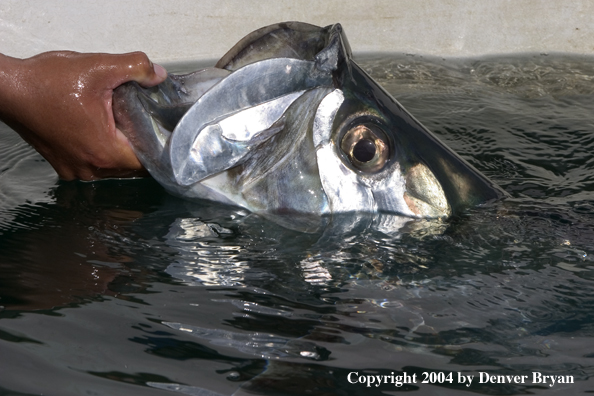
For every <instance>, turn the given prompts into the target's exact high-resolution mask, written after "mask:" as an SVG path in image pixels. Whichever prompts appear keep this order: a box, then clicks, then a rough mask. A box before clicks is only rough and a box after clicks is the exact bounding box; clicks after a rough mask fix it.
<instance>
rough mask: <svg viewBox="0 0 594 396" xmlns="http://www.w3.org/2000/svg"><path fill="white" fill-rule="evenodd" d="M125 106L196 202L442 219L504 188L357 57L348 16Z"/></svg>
mask: <svg viewBox="0 0 594 396" xmlns="http://www.w3.org/2000/svg"><path fill="white" fill-rule="evenodd" d="M200 73H203V74H202V77H200V75H201V74H200ZM198 85H200V87H198ZM114 110H115V115H116V121H117V122H119V124H121V125H122V127H121V129H122V130H123V131H124V133H125V134H127V135H128V136H129V137H130V135H131V136H132V138H131V141H132V144H133V146H134V147H135V149H136V151H137V154H139V158H140V159H141V162H143V164H145V162H146V163H148V164H149V166H150V168H149V166H147V165H146V164H145V166H146V167H147V169H148V170H149V172H151V174H153V176H155V178H156V179H157V180H158V181H159V182H161V184H163V185H164V186H165V187H166V188H167V189H168V190H170V191H171V192H173V193H176V194H178V195H182V196H184V197H187V198H206V199H212V200H217V201H222V202H226V203H232V204H235V205H240V206H243V207H246V208H248V209H250V210H251V211H253V212H258V213H274V214H299V215H303V216H313V217H319V216H320V215H322V216H323V215H327V214H333V213H345V212H360V213H394V214H399V215H405V216H409V217H423V218H425V217H429V218H436V217H447V216H449V215H451V214H452V213H454V212H456V211H458V210H460V209H462V208H464V207H467V206H470V205H476V204H479V203H484V202H486V201H489V200H494V199H498V198H500V197H502V196H504V193H503V192H502V190H501V189H499V188H498V187H497V186H496V185H495V184H493V183H492V182H490V181H489V180H488V179H487V178H486V177H485V176H483V175H482V174H481V173H480V172H478V171H477V170H476V169H474V168H473V167H472V166H471V165H469V164H468V163H467V162H466V161H464V160H463V159H462V158H460V157H459V156H458V155H456V154H455V153H454V152H453V151H451V150H450V149H449V148H447V147H446V146H445V145H444V144H443V143H441V142H440V141H439V140H438V139H437V138H436V137H435V136H434V135H432V134H431V132H429V131H428V130H427V129H426V128H425V127H423V126H422V125H421V124H420V123H419V122H418V121H417V120H416V119H414V117H412V116H411V115H410V114H409V113H408V112H407V111H406V110H405V109H404V108H403V107H402V106H401V105H400V104H399V103H398V102H397V101H396V100H395V99H394V98H392V97H391V96H390V95H389V94H388V93H387V92H386V91H385V90H384V89H383V88H382V87H381V86H380V85H379V84H377V83H376V82H375V81H374V80H373V79H372V78H371V77H370V76H369V75H368V74H367V73H366V72H365V71H364V70H363V69H362V68H361V67H359V65H357V63H356V62H355V61H354V60H353V57H352V54H351V50H350V46H349V43H348V41H347V39H346V36H345V34H344V31H343V29H342V27H341V26H340V24H336V25H332V26H328V27H325V28H320V27H317V26H313V25H308V24H303V23H297V22H289V23H282V24H276V25H271V26H268V27H265V28H262V29H260V30H258V31H255V32H253V33H251V34H250V35H248V36H246V37H245V38H244V39H242V40H241V41H240V42H239V43H238V44H237V45H236V46H235V47H233V48H232V49H231V50H230V51H229V52H228V53H227V54H226V55H225V56H223V58H221V60H220V61H219V62H218V63H217V65H216V67H215V68H211V69H206V71H201V72H197V73H195V74H194V76H193V77H192V78H189V77H186V76H170V77H169V78H168V79H167V80H166V82H165V83H164V84H161V85H160V86H158V87H157V88H152V89H148V90H147V89H144V88H141V87H140V86H138V85H134V84H129V85H127V86H123V87H121V88H118V89H117V90H116V93H115V96H114ZM146 142H152V144H151V145H148V144H147V143H146ZM143 145H144V147H143Z"/></svg>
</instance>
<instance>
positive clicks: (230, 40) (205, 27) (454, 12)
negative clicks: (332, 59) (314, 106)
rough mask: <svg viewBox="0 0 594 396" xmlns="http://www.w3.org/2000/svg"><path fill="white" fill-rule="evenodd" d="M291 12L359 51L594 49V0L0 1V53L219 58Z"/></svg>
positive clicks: (451, 52) (448, 53)
mask: <svg viewBox="0 0 594 396" xmlns="http://www.w3.org/2000/svg"><path fill="white" fill-rule="evenodd" d="M287 20H298V21H303V22H309V23H313V24H316V25H328V24H332V23H335V22H340V23H342V25H343V27H344V28H345V30H346V33H347V36H348V38H349V41H350V43H351V47H352V48H353V50H354V51H355V52H367V51H391V52H407V53H416V54H433V55H441V56H448V57H451V56H469V55H482V54H497V53H511V52H573V53H583V54H592V53H594V1H588V0H572V1H563V2H562V1H553V0H441V1H439V0H367V1H363V0H253V1H246V0H217V1H210V0H177V1H164V0H144V1H140V0H138V1H135V0H102V1H84V0H82V1H81V0H51V1H49V0H0V52H2V53H5V54H7V55H11V56H17V57H27V56H31V55H33V54H36V53H39V52H43V51H47V50H54V49H70V50H76V51H97V52H127V51H134V50H142V51H145V52H146V53H148V54H149V56H150V57H151V58H152V59H153V60H155V61H161V62H162V61H175V60H187V59H215V58H218V57H220V56H221V55H222V54H224V53H225V52H226V51H227V50H228V49H229V48H230V47H231V46H232V45H233V44H235V42H237V41H238V40H239V39H240V38H241V37H243V36H244V35H246V34H247V33H249V32H250V31H252V30H254V29H257V28H259V27H262V26H265V25H268V24H271V23H275V22H281V21H287Z"/></svg>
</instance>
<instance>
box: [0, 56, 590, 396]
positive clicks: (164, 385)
mask: <svg viewBox="0 0 594 396" xmlns="http://www.w3.org/2000/svg"><path fill="white" fill-rule="evenodd" d="M359 62H360V64H361V65H362V66H363V67H364V69H365V70H367V71H368V72H369V73H370V74H371V75H372V76H373V77H374V78H375V79H376V80H377V81H378V82H380V83H381V84H382V85H383V86H384V87H385V88H386V89H387V90H388V91H389V92H390V93H392V95H394V96H395V97H396V98H397V99H398V100H399V101H400V102H401V103H402V104H403V105H404V106H405V107H406V108H407V109H408V110H409V111H410V112H411V113H412V114H413V115H414V116H415V117H416V118H417V119H418V120H420V121H421V122H422V123H423V124H424V125H425V126H427V127H428V128H429V129H430V130H432V131H433V132H434V133H435V134H436V135H437V136H438V137H439V138H440V139H442V140H443V141H444V142H445V143H446V144H448V145H449V146H450V147H451V148H452V149H454V151H456V152H457V153H459V154H460V155H461V156H462V157H463V158H465V159H466V160H467V161H468V162H470V163H471V164H472V165H474V166H475V167H476V168H477V169H479V170H480V171H482V172H483V173H485V174H486V175H487V176H488V177H490V178H491V179H492V180H494V181H495V182H497V183H498V184H499V185H500V186H502V187H503V188H504V189H505V190H506V191H507V192H508V193H509V194H510V196H511V197H510V198H509V199H507V200H505V201H503V202H499V203H497V204H494V205H490V206H487V207H479V208H473V209H469V210H468V211H467V212H466V213H463V214H461V215H460V216H457V217H455V218H452V219H449V220H447V221H409V220H408V219H401V218H400V219H399V218H388V219H382V221H383V223H382V224H384V225H386V224H388V225H390V226H391V227H378V226H377V221H376V222H375V223H373V222H372V221H368V222H366V221H365V219H364V218H359V219H356V220H357V222H356V224H357V226H355V227H348V226H344V224H352V223H353V219H352V218H345V219H341V220H339V221H336V223H335V224H334V225H333V227H330V228H329V229H327V230H326V231H324V232H319V233H316V234H305V233H299V232H296V231H291V230H289V229H287V228H284V227H282V226H281V225H279V224H277V223H275V222H273V221H269V220H266V219H262V218H260V217H258V216H254V215H251V214H249V213H248V212H246V211H245V210H242V209H238V208H235V207H229V206H223V205H218V204H215V203H209V202H198V203H190V202H185V201H183V200H180V199H177V198H174V197H172V196H170V195H168V194H166V193H165V192H164V190H163V189H162V188H161V187H160V186H159V185H158V184H157V183H155V182H154V181H152V180H150V179H143V180H109V181H102V182H97V183H81V182H59V181H58V179H57V177H56V176H55V173H54V172H53V170H52V169H51V167H49V165H48V164H47V163H46V162H45V161H44V160H43V159H42V158H41V157H40V156H39V155H37V154H36V153H35V152H34V151H33V150H32V149H31V148H29V147H28V146H27V145H26V144H25V143H23V142H22V141H21V140H20V139H19V138H18V136H17V135H16V134H15V133H13V132H11V131H10V130H9V129H8V128H7V127H5V126H4V125H0V196H1V199H0V249H1V250H0V252H1V255H0V306H2V308H0V356H1V358H0V364H1V366H0V395H37V394H47V395H64V396H66V395H175V394H189V395H203V396H215V395H217V394H220V395H231V394H233V393H234V392H236V394H237V395H242V394H262V395H306V394H307V395H390V394H394V392H396V391H411V392H415V393H418V394H446V395H454V394H459V391H460V390H464V391H465V392H467V394H499V395H514V394H540V393H543V394H556V393H569V394H572V393H573V394H577V393H580V392H585V391H590V392H592V391H594V382H593V381H592V380H591V379H590V377H591V376H592V374H594V360H593V357H594V313H593V312H594V266H593V264H594V263H593V259H592V258H593V257H594V256H593V255H594V251H593V250H594V248H593V244H592V242H593V241H594V155H592V153H593V152H594V116H593V111H592V109H593V103H594V84H593V79H594V59H591V58H586V57H568V56H561V55H548V56H547V55H540V54H539V55H524V56H521V57H511V56H510V57H494V58H486V59H463V60H444V59H437V58H427V57H420V56H407V55H385V54H384V55H367V56H363V57H359ZM191 67H192V65H181V66H179V65H178V66H174V67H173V68H174V69H175V68H177V70H182V69H185V68H191ZM376 220H377V219H376ZM374 221H375V220H374ZM395 225H397V226H395ZM354 371H356V372H358V373H359V374H361V375H368V374H374V375H388V376H390V375H398V374H401V373H402V372H406V373H408V374H410V375H412V374H416V375H417V383H415V384H408V385H404V386H402V387H399V388H397V387H395V386H394V385H392V384H383V385H382V386H380V387H370V388H367V387H365V386H364V385H361V384H350V383H349V382H348V380H347V378H348V375H349V373H351V372H354ZM481 371H482V372H488V373H489V374H491V375H528V376H529V377H530V380H529V381H527V382H526V383H524V384H477V383H476V382H477V381H478V379H477V380H475V382H474V383H473V384H472V385H471V386H470V387H465V385H463V384H458V383H457V381H453V383H448V382H444V383H441V384H439V383H433V384H422V383H420V380H421V379H422V378H423V377H422V375H423V374H422V373H424V372H427V373H429V372H434V373H435V377H434V378H435V379H437V378H438V376H437V374H439V373H444V375H445V374H448V373H450V372H452V373H454V378H455V376H456V375H457V374H458V373H461V374H463V375H477V374H478V372H481ZM534 372H539V373H542V374H543V375H563V376H572V377H573V378H574V381H575V383H574V384H572V385H564V384H556V385H555V386H553V387H550V386H548V384H533V383H532V381H531V380H532V375H533V374H532V373H534ZM433 382H437V381H433Z"/></svg>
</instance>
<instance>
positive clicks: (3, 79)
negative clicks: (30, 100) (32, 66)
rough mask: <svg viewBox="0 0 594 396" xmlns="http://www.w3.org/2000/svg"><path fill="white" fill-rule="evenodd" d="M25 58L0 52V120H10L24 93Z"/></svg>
mask: <svg viewBox="0 0 594 396" xmlns="http://www.w3.org/2000/svg"><path fill="white" fill-rule="evenodd" d="M24 71H25V70H24V67H23V60H22V59H18V58H13V57H10V56H6V55H3V54H0V120H2V121H5V122H9V121H10V119H11V118H13V117H14V114H13V113H14V109H15V107H16V106H17V102H19V101H20V100H19V97H20V96H22V94H23V92H22V91H23V79H22V78H23V77H24V76H23V74H24Z"/></svg>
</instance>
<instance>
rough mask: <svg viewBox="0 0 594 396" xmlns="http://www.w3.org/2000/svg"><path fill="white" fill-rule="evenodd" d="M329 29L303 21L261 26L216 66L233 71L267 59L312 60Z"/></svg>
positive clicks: (324, 40) (321, 45) (326, 42)
mask: <svg viewBox="0 0 594 396" xmlns="http://www.w3.org/2000/svg"><path fill="white" fill-rule="evenodd" d="M330 28H331V26H328V27H325V28H321V27H319V26H314V25H310V24H308V23H302V22H282V23H276V24H274V25H270V26H266V27H263V28H261V29H258V30H256V31H254V32H252V33H250V34H248V35H247V36H245V37H244V38H242V39H241V40H240V41H239V42H238V43H237V44H235V46H233V48H231V49H230V50H229V51H228V52H227V53H226V54H225V55H224V56H223V57H222V58H221V59H220V60H219V61H218V62H217V64H216V66H215V67H219V68H222V69H227V70H231V71H233V70H237V69H239V68H240V67H242V66H245V65H248V64H250V63H254V62H258V61H261V60H264V59H270V58H294V59H301V60H308V61H313V60H315V56H316V54H318V53H319V52H320V51H321V50H323V49H324V47H326V45H327V44H328V31H329V30H330Z"/></svg>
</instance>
